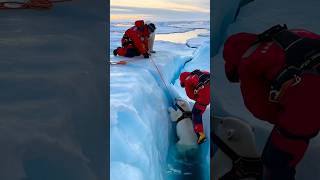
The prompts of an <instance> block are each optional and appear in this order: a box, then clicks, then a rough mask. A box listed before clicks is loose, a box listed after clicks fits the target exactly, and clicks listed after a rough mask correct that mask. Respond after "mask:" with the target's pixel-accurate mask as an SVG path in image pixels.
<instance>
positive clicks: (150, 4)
mask: <svg viewBox="0 0 320 180" xmlns="http://www.w3.org/2000/svg"><path fill="white" fill-rule="evenodd" d="M204 2H209V3H210V1H209V0H199V1H198V0H186V1H183V0H170V1H169V0H135V1H131V0H111V6H120V7H121V6H123V7H135V8H155V9H167V10H175V11H184V12H190V11H193V12H203V13H204V12H206V13H208V12H210V6H208V4H207V3H204Z"/></svg>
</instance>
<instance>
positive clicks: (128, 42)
mask: <svg viewBox="0 0 320 180" xmlns="http://www.w3.org/2000/svg"><path fill="white" fill-rule="evenodd" d="M122 39H123V42H122V46H123V47H127V46H129V45H132V46H134V42H133V41H132V40H131V39H130V38H129V36H127V35H126V34H125V35H123V37H122Z"/></svg>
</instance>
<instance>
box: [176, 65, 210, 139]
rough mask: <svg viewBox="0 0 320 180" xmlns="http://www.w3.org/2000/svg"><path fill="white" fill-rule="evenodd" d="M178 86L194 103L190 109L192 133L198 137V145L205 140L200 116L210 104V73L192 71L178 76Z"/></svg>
mask: <svg viewBox="0 0 320 180" xmlns="http://www.w3.org/2000/svg"><path fill="white" fill-rule="evenodd" d="M180 85H181V87H184V88H185V91H186V94H187V96H188V97H189V98H190V99H192V100H194V101H195V104H194V106H193V108H192V119H193V125H194V131H195V133H196V134H197V136H198V141H197V142H198V144H201V143H203V142H204V141H205V140H206V137H205V134H204V130H203V124H202V114H203V113H204V111H205V110H206V107H207V105H209V104H210V73H209V72H207V71H200V70H194V71H192V72H183V73H181V74H180Z"/></svg>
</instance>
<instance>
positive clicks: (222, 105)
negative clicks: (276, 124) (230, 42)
mask: <svg viewBox="0 0 320 180" xmlns="http://www.w3.org/2000/svg"><path fill="white" fill-rule="evenodd" d="M239 3H240V1H223V3H222V1H219V3H216V4H213V7H214V9H213V13H214V16H215V17H214V21H213V22H214V26H215V29H214V30H213V33H214V37H213V40H214V42H213V45H214V49H213V52H214V53H215V52H217V54H216V56H215V57H214V58H213V61H212V62H213V64H212V67H213V69H212V70H213V76H214V80H213V81H214V84H213V85H214V89H213V92H214V107H215V108H214V112H215V114H216V115H220V116H224V115H233V116H237V117H241V118H242V119H245V120H246V121H248V123H250V124H251V125H252V126H253V127H254V128H255V129H256V131H255V132H256V136H257V138H256V139H257V145H258V148H259V150H260V152H261V150H262V148H263V146H264V144H265V141H266V138H267V136H268V134H269V132H270V129H271V125H270V124H268V123H266V122H262V121H260V120H258V119H256V118H254V117H253V116H252V115H251V113H250V112H248V110H247V109H246V107H245V106H244V103H243V100H242V97H241V93H240V88H239V84H232V83H229V82H228V81H227V79H226V77H225V75H224V65H223V58H222V48H221V49H220V51H218V48H219V47H221V44H222V42H223V41H224V40H225V37H226V36H227V35H231V34H234V33H236V32H253V33H258V32H262V31H264V30H265V29H267V28H269V27H271V26H273V25H275V24H279V23H280V24H284V23H286V24H287V25H288V27H289V28H306V29H309V30H311V31H314V32H316V33H320V25H319V23H318V19H319V18H320V13H319V10H318V8H319V7H320V1H313V0H305V1H303V3H302V2H301V1H293V0H277V1H269V0H259V1H253V2H251V3H249V4H247V5H246V6H244V7H242V8H241V10H240V13H239V16H238V17H237V19H236V21H235V22H234V23H232V22H233V18H234V16H235V14H236V11H237V8H238V6H239ZM228 7H229V8H228ZM230 23H231V24H230ZM310 144H311V145H310V147H309V149H308V151H307V153H306V154H305V157H304V158H303V160H302V162H301V163H300V165H299V166H298V167H297V180H304V179H309V180H318V179H320V165H319V163H317V162H319V161H320V156H319V149H320V138H319V136H318V137H316V138H314V139H313V140H312V141H311V143H310Z"/></svg>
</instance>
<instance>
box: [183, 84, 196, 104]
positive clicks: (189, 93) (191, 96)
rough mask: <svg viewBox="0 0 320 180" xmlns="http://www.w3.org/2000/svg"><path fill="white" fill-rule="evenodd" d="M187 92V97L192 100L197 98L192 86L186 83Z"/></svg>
mask: <svg viewBox="0 0 320 180" xmlns="http://www.w3.org/2000/svg"><path fill="white" fill-rule="evenodd" d="M185 90H186V94H187V96H188V97H189V98H190V99H192V100H195V96H194V92H193V88H192V86H191V85H189V84H187V83H186V84H185Z"/></svg>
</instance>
